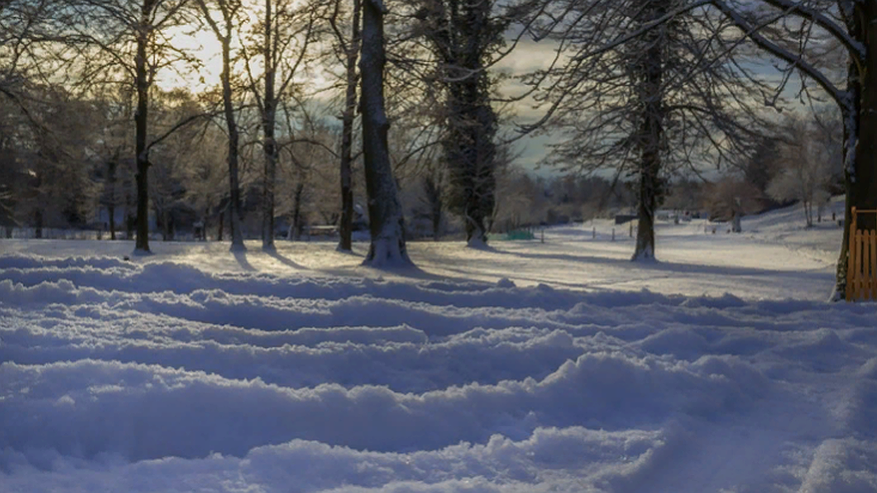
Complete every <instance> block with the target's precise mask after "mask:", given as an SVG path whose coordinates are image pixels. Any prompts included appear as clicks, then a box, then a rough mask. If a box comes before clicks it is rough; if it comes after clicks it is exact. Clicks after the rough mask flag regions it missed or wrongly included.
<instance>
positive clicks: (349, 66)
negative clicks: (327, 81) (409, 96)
mask: <svg viewBox="0 0 877 493" xmlns="http://www.w3.org/2000/svg"><path fill="white" fill-rule="evenodd" d="M332 7H333V10H332V15H331V17H329V25H330V27H331V29H332V33H333V34H334V36H335V44H336V51H337V53H338V58H339V61H340V62H341V63H342V64H343V65H344V109H343V110H342V113H341V125H342V128H341V155H340V156H339V176H340V181H341V217H340V219H339V222H338V234H339V240H338V250H340V251H344V252H349V251H351V250H352V249H353V214H354V212H353V140H354V139H353V124H354V120H355V119H356V95H357V92H356V86H357V83H358V82H359V73H358V72H357V70H356V61H357V58H358V57H359V45H360V16H361V12H362V2H361V1H360V0H353V3H352V5H351V8H350V11H349V12H347V13H348V14H349V15H348V16H345V15H343V14H344V11H343V9H342V0H334V1H333V4H332ZM348 17H349V18H348ZM344 20H347V21H349V26H350V29H349V35H348V33H347V29H346V28H345V26H343V25H342V22H343V21H344Z"/></svg>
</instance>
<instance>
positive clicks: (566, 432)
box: [0, 211, 877, 493]
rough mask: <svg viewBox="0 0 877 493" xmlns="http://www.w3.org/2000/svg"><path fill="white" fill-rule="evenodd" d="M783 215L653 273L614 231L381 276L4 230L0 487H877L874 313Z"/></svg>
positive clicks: (442, 251) (456, 250) (322, 256)
mask: <svg viewBox="0 0 877 493" xmlns="http://www.w3.org/2000/svg"><path fill="white" fill-rule="evenodd" d="M792 212H793V211H792ZM792 212H790V211H778V212H774V213H770V214H767V215H765V216H762V217H756V218H752V219H750V220H745V221H744V223H743V226H744V229H745V230H746V231H747V233H745V234H743V235H728V234H724V231H723V230H722V229H721V227H719V231H717V233H716V234H712V233H711V232H710V231H708V232H707V233H706V234H704V223H703V222H692V223H688V224H682V225H678V226H677V225H672V224H662V225H661V226H660V228H659V231H658V256H659V258H660V259H661V262H658V263H654V264H645V265H641V264H632V263H630V262H629V261H627V258H628V257H629V256H630V253H631V251H632V240H630V239H629V238H627V232H628V231H627V226H620V227H618V229H617V230H616V241H615V242H612V241H610V238H611V228H612V227H613V226H612V225H611V224H609V223H608V222H597V223H595V224H593V225H592V224H585V225H578V226H570V227H564V228H554V229H549V230H548V231H546V233H545V243H544V244H543V243H540V242H539V241H538V240H537V241H535V242H496V243H495V244H494V247H495V249H494V250H492V251H471V250H467V249H465V248H463V247H462V245H460V244H457V243H441V244H432V243H415V244H411V245H410V248H411V250H412V257H413V258H414V260H415V262H416V263H417V264H418V265H419V266H420V268H421V269H420V270H417V271H410V272H395V273H387V272H377V271H371V270H368V269H364V268H361V267H358V264H359V262H361V259H362V257H361V254H362V253H363V252H362V250H363V249H364V245H359V246H358V247H357V252H358V253H357V254H354V255H344V254H340V253H336V252H335V251H334V245H332V244H329V243H309V244H308V243H304V244H290V243H285V242H281V243H279V244H278V246H279V249H278V253H277V254H273V255H268V254H265V253H262V252H260V251H258V249H257V245H256V244H252V245H250V252H248V253H246V254H238V255H233V254H231V253H228V252H227V244H222V245H215V244H182V243H180V244H162V243H155V244H154V245H153V246H154V250H155V251H156V255H154V256H151V257H148V258H135V259H133V261H130V262H129V261H124V260H122V256H123V255H126V254H129V253H130V250H131V248H132V245H131V243H126V242H112V243H111V242H100V243H98V242H89V241H42V242H41V241H30V242H28V241H18V240H13V241H6V240H0V361H2V362H3V363H2V366H0V491H4V492H5V491H22V492H35V491H82V492H98V491H106V492H121V491H124V492H140V491H152V492H168V491H180V492H184V491H185V492H188V491H203V492H207V491H228V492H232V491H234V492H263V491H264V492H318V491H319V492H328V491H332V492H357V493H364V492H377V491H381V492H399V493H401V492H435V493H438V492H450V491H457V492H516V493H517V492H521V493H523V492H549V491H552V492H591V491H593V492H596V491H601V492H602V491H605V492H681V493H703V492H738V493H740V492H759V493H760V492H808V493H809V492H825V493H828V492H831V493H853V492H856V493H858V492H874V491H877V308H875V306H874V305H872V304H857V305H847V304H827V303H825V302H824V300H825V299H827V297H828V295H829V293H830V291H831V286H832V280H833V270H834V260H835V257H836V251H835V250H836V248H837V243H838V242H839V238H840V229H839V228H837V226H836V225H834V226H832V225H829V224H822V225H819V226H818V227H817V228H814V229H812V230H806V231H804V230H802V229H801V228H800V227H799V226H798V224H797V223H803V218H801V217H799V216H796V215H794V214H793V213H792ZM783 214H788V215H789V219H788V220H786V219H782V215H783ZM829 214H830V213H829ZM592 228H596V230H597V238H596V239H592V237H591V235H592ZM643 288H646V289H647V290H643Z"/></svg>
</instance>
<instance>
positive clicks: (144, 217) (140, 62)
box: [134, 0, 155, 253]
mask: <svg viewBox="0 0 877 493" xmlns="http://www.w3.org/2000/svg"><path fill="white" fill-rule="evenodd" d="M154 3H155V0H143V6H142V8H141V10H140V31H139V32H138V33H137V56H136V59H135V62H134V64H135V78H136V80H135V85H136V86H137V112H136V113H135V114H134V122H135V128H136V132H135V133H136V135H135V146H134V150H135V152H136V160H135V162H136V163H137V242H136V243H135V246H134V250H135V251H137V252H141V253H149V181H148V179H147V173H148V172H149V160H148V157H147V155H146V132H147V118H148V116H149V73H148V67H147V59H146V56H147V55H146V48H147V44H148V43H149V34H150V33H149V25H150V16H151V13H152V8H153V6H154Z"/></svg>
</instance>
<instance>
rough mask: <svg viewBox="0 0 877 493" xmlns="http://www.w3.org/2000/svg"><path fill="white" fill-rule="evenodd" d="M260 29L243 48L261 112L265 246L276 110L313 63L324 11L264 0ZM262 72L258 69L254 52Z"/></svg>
mask: <svg viewBox="0 0 877 493" xmlns="http://www.w3.org/2000/svg"><path fill="white" fill-rule="evenodd" d="M263 5H264V8H263V10H262V12H261V15H262V19H263V20H262V22H261V23H260V25H259V28H260V30H259V31H258V32H257V33H255V34H254V35H253V36H251V38H250V46H248V47H245V49H244V50H243V51H242V54H243V55H244V58H245V61H246V67H247V75H248V77H249V82H250V84H249V86H250V89H251V91H252V92H253V95H254V97H255V100H256V104H257V105H258V107H259V112H260V114H261V117H262V150H263V155H264V162H265V166H264V174H263V183H262V248H263V249H264V250H273V249H274V213H275V210H274V208H275V205H274V201H275V198H274V195H275V190H274V189H275V182H276V180H277V162H278V159H279V149H278V146H277V136H276V133H277V116H278V115H277V113H278V109H279V108H280V104H281V102H282V101H284V100H285V99H286V98H287V97H289V93H290V92H291V91H293V90H294V89H295V87H294V85H295V83H296V77H297V76H301V75H302V74H301V73H300V70H302V69H304V67H305V65H307V64H308V63H309V61H310V60H309V55H310V52H309V47H310V45H311V43H313V42H314V40H315V38H316V35H317V30H316V28H315V27H316V26H315V23H316V20H317V19H318V18H320V17H321V16H322V15H323V14H324V12H323V11H322V9H323V5H320V4H318V3H316V2H310V3H306V4H304V5H303V6H301V7H296V6H295V5H294V2H293V1H292V0H264V4H263ZM256 57H258V58H259V63H261V68H262V74H261V75H259V76H256V75H254V71H253V68H254V64H255V63H256V60H255V58H256Z"/></svg>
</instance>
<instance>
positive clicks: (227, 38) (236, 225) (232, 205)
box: [198, 0, 270, 251]
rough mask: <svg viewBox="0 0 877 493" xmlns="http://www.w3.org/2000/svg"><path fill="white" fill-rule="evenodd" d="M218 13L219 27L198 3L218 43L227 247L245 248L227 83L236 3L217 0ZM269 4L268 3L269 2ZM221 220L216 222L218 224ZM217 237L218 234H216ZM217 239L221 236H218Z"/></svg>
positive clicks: (235, 127)
mask: <svg viewBox="0 0 877 493" xmlns="http://www.w3.org/2000/svg"><path fill="white" fill-rule="evenodd" d="M217 4H218V6H219V10H220V13H221V14H222V19H223V26H222V27H220V25H219V24H218V23H217V22H216V21H215V20H214V19H213V17H212V16H211V15H210V9H209V8H208V7H207V4H206V3H205V0H200V1H199V2H198V5H199V7H200V8H201V12H202V15H203V16H204V18H205V20H206V21H207V23H208V24H209V25H210V28H211V29H212V30H213V34H214V35H215V36H216V39H217V41H219V43H220V44H221V45H222V73H221V74H220V79H221V81H222V105H223V114H224V116H225V126H226V130H227V131H228V156H227V161H228V187H229V198H230V202H229V215H230V220H231V250H232V251H246V249H247V247H246V246H244V236H243V230H242V228H241V223H242V221H243V218H242V211H241V185H240V177H239V171H238V170H239V161H240V159H239V152H240V151H239V149H240V132H239V130H238V125H237V120H236V119H235V112H234V90H233V88H232V86H231V41H232V29H233V27H234V24H235V16H236V13H237V10H238V8H239V7H240V4H239V3H236V2H232V1H227V0H217ZM269 7H270V5H269ZM221 223H222V222H221V221H220V224H221ZM220 236H221V235H220ZM220 240H221V238H220Z"/></svg>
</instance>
